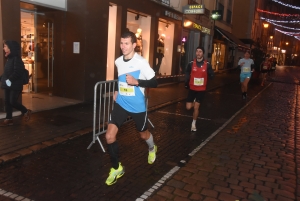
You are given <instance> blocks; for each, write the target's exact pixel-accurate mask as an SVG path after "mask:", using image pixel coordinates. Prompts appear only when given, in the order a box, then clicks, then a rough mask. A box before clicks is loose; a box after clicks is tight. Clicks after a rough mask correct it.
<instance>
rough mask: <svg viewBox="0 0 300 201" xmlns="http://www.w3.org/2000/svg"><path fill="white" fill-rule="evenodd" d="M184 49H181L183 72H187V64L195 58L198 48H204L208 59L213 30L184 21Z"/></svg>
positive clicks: (187, 20) (205, 56)
mask: <svg viewBox="0 0 300 201" xmlns="http://www.w3.org/2000/svg"><path fill="white" fill-rule="evenodd" d="M183 27H184V29H183V34H182V40H181V42H182V45H181V46H182V47H181V63H180V64H181V70H182V73H184V72H185V68H186V66H187V64H188V63H189V62H190V61H192V60H193V59H194V58H195V50H196V48H197V47H198V46H202V47H204V49H205V50H206V51H205V54H204V58H205V59H207V56H208V52H209V49H210V47H209V46H210V41H211V35H210V34H211V30H210V29H209V28H207V27H205V26H203V25H200V24H198V23H196V22H193V21H191V20H189V19H185V20H184V21H183Z"/></svg>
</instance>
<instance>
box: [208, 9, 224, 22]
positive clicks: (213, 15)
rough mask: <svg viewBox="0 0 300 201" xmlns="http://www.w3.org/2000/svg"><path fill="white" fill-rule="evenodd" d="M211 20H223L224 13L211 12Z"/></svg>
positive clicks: (220, 11) (219, 11) (218, 11)
mask: <svg viewBox="0 0 300 201" xmlns="http://www.w3.org/2000/svg"><path fill="white" fill-rule="evenodd" d="M211 18H212V19H213V20H221V19H223V11H222V10H213V11H212V12H211Z"/></svg>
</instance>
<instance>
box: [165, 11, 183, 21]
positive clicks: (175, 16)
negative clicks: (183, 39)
mask: <svg viewBox="0 0 300 201" xmlns="http://www.w3.org/2000/svg"><path fill="white" fill-rule="evenodd" d="M165 16H168V17H170V18H173V19H175V20H180V21H181V20H182V17H181V16H179V15H177V14H175V13H172V12H170V11H167V10H166V11H165Z"/></svg>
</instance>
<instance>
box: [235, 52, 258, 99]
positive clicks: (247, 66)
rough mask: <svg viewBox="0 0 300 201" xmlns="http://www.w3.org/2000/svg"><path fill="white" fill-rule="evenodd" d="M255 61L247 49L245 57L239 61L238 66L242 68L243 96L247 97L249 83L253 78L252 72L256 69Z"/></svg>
mask: <svg viewBox="0 0 300 201" xmlns="http://www.w3.org/2000/svg"><path fill="white" fill-rule="evenodd" d="M254 67H255V66H254V61H253V60H252V59H251V58H250V52H249V51H246V52H245V54H244V58H242V59H240V60H239V62H238V68H239V69H241V73H240V82H241V90H242V98H243V99H246V98H247V90H248V83H249V81H250V78H251V74H252V73H253V71H254Z"/></svg>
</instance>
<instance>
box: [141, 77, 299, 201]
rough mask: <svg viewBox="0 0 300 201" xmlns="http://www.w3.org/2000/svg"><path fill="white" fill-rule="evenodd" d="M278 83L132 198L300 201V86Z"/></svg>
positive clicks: (154, 200)
mask: <svg viewBox="0 0 300 201" xmlns="http://www.w3.org/2000/svg"><path fill="white" fill-rule="evenodd" d="M291 76H292V75H291ZM280 79H281V77H280V76H279V77H277V81H278V82H274V83H272V84H271V85H270V86H269V87H268V88H267V89H266V90H265V91H263V92H262V94H260V95H258V96H257V97H256V98H255V99H253V101H251V103H250V105H248V106H247V107H246V108H245V109H244V110H242V111H241V112H240V113H237V114H236V116H235V117H234V118H233V120H232V121H229V122H228V124H227V125H226V126H225V127H224V128H222V129H219V130H217V131H216V132H215V133H213V134H212V136H211V137H209V138H208V139H207V140H206V141H204V142H203V143H202V144H201V145H200V146H198V147H197V148H196V149H195V150H194V151H193V152H191V154H190V155H189V156H188V157H187V159H186V160H183V161H182V163H181V164H179V165H178V166H177V167H175V168H174V169H173V170H171V171H170V172H169V173H168V174H166V175H165V176H164V177H163V178H162V179H161V180H160V181H159V182H158V183H156V184H155V185H154V186H153V187H152V188H151V189H149V190H148V191H146V192H145V194H144V195H142V196H141V197H140V198H139V199H137V200H144V199H146V200H149V201H164V200H176V201H185V200H186V201H188V200H204V201H216V200H224V201H236V200H239V201H242V200H251V201H263V200H280V201H292V200H300V185H299V181H300V177H299V170H300V166H299V162H300V160H299V159H300V152H299V145H298V143H300V138H299V128H300V126H299V125H300V124H299V123H300V122H299V112H300V110H299V109H300V108H299V103H300V101H299V98H300V93H299V89H300V88H299V86H298V85H296V84H297V83H293V84H282V83H280V81H281V80H280ZM290 80H291V79H290ZM290 82H293V81H290ZM294 82H297V80H295V79H294ZM214 135H215V136H214ZM153 191H154V194H152V192H153ZM148 195H151V196H150V197H148Z"/></svg>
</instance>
